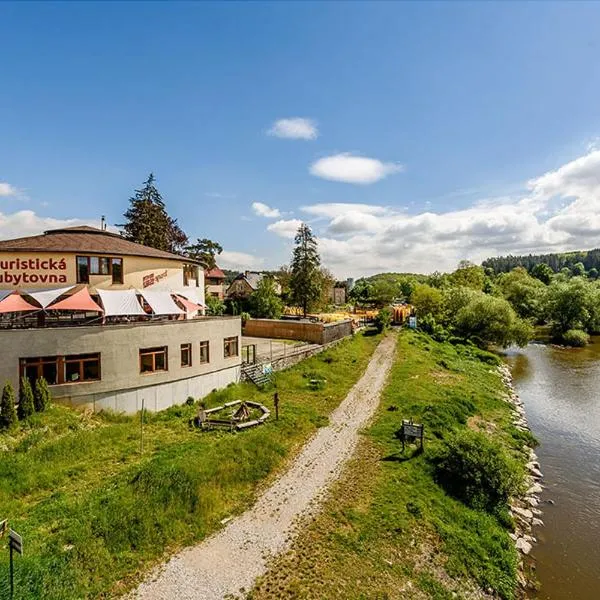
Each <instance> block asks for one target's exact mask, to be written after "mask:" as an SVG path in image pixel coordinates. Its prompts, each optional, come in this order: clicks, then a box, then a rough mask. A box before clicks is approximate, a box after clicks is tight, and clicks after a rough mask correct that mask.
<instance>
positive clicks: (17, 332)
mask: <svg viewBox="0 0 600 600" xmlns="http://www.w3.org/2000/svg"><path fill="white" fill-rule="evenodd" d="M240 335H241V322H240V319H239V317H218V318H210V317H209V318H202V319H194V320H189V321H164V322H158V323H129V324H122V325H104V326H101V325H98V326H88V327H57V328H47V329H8V330H0V347H1V348H2V360H1V361H0V383H2V384H3V383H4V382H5V381H10V382H11V383H12V384H13V386H15V388H18V383H19V382H18V379H19V359H20V358H27V357H34V356H64V355H69V354H86V353H94V352H100V354H101V358H100V360H101V373H102V379H101V380H100V381H90V382H80V383H66V384H62V385H53V386H51V391H52V395H53V396H54V398H55V399H58V400H61V401H64V402H67V403H70V404H72V405H76V406H85V407H92V408H94V409H95V410H100V409H103V408H110V409H112V410H115V411H117V412H135V410H137V409H139V408H140V406H141V399H142V397H143V398H144V399H145V401H146V406H148V408H149V410H160V409H163V408H166V407H168V406H171V405H173V404H182V403H183V402H185V400H186V398H187V397H188V396H189V395H192V396H194V397H202V396H204V395H206V394H208V393H209V392H210V391H211V390H213V389H214V388H219V387H223V386H225V385H227V384H229V383H231V382H232V381H238V379H239V371H240V363H241V356H239V355H238V356H236V357H231V358H225V357H224V355H223V339H224V338H226V337H233V336H238V337H239V336H240ZM205 340H208V342H209V349H210V362H209V363H205V364H200V362H199V360H200V358H199V357H200V342H201V341H205ZM185 343H191V344H192V365H191V366H190V367H182V366H181V344H185ZM155 346H167V347H168V371H160V372H156V373H144V374H141V373H140V365H139V351H140V349H143V348H152V347H155ZM239 350H240V354H241V339H240V340H239Z"/></svg>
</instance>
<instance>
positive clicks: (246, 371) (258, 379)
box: [242, 364, 271, 388]
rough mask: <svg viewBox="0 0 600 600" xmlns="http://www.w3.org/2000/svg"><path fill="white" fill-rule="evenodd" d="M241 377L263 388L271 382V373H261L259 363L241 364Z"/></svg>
mask: <svg viewBox="0 0 600 600" xmlns="http://www.w3.org/2000/svg"><path fill="white" fill-rule="evenodd" d="M242 379H243V380H244V379H245V380H247V381H251V382H252V383H253V384H254V385H256V387H259V388H264V387H265V386H267V385H269V384H270V383H271V374H270V373H263V368H262V365H261V364H255V365H251V364H242Z"/></svg>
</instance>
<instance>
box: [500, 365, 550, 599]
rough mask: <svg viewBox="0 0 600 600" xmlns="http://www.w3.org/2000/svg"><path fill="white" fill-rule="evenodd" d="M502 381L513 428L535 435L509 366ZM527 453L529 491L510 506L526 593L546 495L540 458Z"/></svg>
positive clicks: (528, 448)
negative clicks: (541, 497) (531, 556)
mask: <svg viewBox="0 0 600 600" xmlns="http://www.w3.org/2000/svg"><path fill="white" fill-rule="evenodd" d="M498 370H499V372H500V377H501V378H502V381H503V383H504V385H505V386H506V388H507V390H508V395H507V398H506V399H507V402H508V403H509V404H510V405H511V406H512V409H513V410H512V417H513V425H514V426H515V427H516V428H517V429H518V430H519V431H528V432H531V430H530V428H529V423H528V422H527V415H526V414H525V408H524V406H523V402H522V401H521V399H520V398H519V395H518V394H517V392H516V391H515V387H514V384H513V378H512V374H511V372H510V369H509V367H508V366H507V365H501V366H500V367H498ZM522 450H523V453H524V455H525V457H526V459H527V464H526V469H527V476H526V491H525V492H524V494H523V495H522V496H520V497H517V498H513V499H512V501H511V504H510V512H511V515H512V516H513V519H514V522H515V529H514V532H512V533H511V534H510V536H511V538H512V539H513V540H514V542H515V547H516V548H517V550H518V551H519V555H520V561H519V576H518V577H519V584H520V585H521V587H522V590H523V592H524V591H525V590H526V589H528V588H532V587H534V586H535V579H534V577H532V575H531V566H532V561H528V562H526V561H525V557H527V556H529V554H530V552H531V550H532V548H533V545H534V544H535V543H536V541H537V540H536V538H535V537H534V536H533V534H532V530H533V527H534V526H536V527H537V526H541V525H543V524H544V523H543V521H542V519H541V516H542V511H541V510H540V508H539V506H540V494H541V493H542V491H543V485H542V480H543V478H544V476H543V474H542V471H541V468H540V464H539V462H538V457H537V455H536V453H535V451H534V450H533V448H532V447H531V446H529V445H527V444H523V448H522Z"/></svg>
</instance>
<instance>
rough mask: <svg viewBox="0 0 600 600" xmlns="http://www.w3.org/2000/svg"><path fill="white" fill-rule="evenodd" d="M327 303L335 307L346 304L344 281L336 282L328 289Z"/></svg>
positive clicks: (345, 284)
mask: <svg viewBox="0 0 600 600" xmlns="http://www.w3.org/2000/svg"><path fill="white" fill-rule="evenodd" d="M329 301H330V302H331V303H332V304H335V305H336V306H341V305H343V304H346V302H347V301H348V289H347V282H346V281H336V282H335V283H334V284H333V287H331V288H330V289H329Z"/></svg>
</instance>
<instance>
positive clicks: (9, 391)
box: [0, 381, 17, 429]
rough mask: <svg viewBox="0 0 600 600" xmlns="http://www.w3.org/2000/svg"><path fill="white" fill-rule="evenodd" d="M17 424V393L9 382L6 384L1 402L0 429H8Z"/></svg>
mask: <svg viewBox="0 0 600 600" xmlns="http://www.w3.org/2000/svg"><path fill="white" fill-rule="evenodd" d="M16 422H17V411H16V410H15V392H14V390H13V387H12V385H11V384H10V382H9V381H7V382H6V383H5V384H4V389H3V390H2V400H0V429H8V428H9V427H12V426H13V425H14V424H15V423H16Z"/></svg>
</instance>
